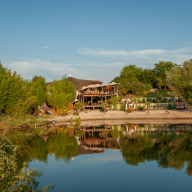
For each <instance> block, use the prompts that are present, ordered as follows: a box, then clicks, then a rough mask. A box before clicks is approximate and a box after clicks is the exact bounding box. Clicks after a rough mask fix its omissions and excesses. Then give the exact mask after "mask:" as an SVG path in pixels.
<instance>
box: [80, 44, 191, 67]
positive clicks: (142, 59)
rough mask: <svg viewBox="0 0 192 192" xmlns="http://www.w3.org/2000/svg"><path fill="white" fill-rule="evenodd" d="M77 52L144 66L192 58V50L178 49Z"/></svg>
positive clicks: (89, 50) (87, 50) (86, 50)
mask: <svg viewBox="0 0 192 192" xmlns="http://www.w3.org/2000/svg"><path fill="white" fill-rule="evenodd" d="M78 52H79V53H80V54H83V55H90V56H98V57H106V58H109V59H112V60H115V59H116V60H117V59H118V60H119V59H121V60H125V61H128V62H129V64H130V63H134V64H138V63H140V65H142V64H143V65H144V64H145V63H153V64H154V63H155V62H158V61H160V60H168V61H172V62H175V63H182V62H183V61H185V60H188V59H191V58H192V48H191V47H187V48H179V49H175V50H165V49H145V50H138V51H125V50H104V49H87V48H82V49H79V50H78Z"/></svg>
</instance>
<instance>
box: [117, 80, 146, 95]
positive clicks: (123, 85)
mask: <svg viewBox="0 0 192 192" xmlns="http://www.w3.org/2000/svg"><path fill="white" fill-rule="evenodd" d="M144 91H145V85H144V84H143V83H141V82H140V81H133V82H130V81H127V80H121V81H120V87H119V94H120V95H125V94H127V93H128V92H131V93H132V94H134V95H141V94H143V92H144Z"/></svg>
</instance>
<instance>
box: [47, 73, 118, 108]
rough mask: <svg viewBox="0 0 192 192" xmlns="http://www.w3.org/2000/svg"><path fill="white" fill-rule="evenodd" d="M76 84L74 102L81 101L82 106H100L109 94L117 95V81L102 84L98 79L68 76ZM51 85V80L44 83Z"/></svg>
mask: <svg viewBox="0 0 192 192" xmlns="http://www.w3.org/2000/svg"><path fill="white" fill-rule="evenodd" d="M68 80H69V81H71V82H72V83H73V84H74V85H75V86H76V99H75V101H74V102H77V101H78V102H82V103H83V104H84V106H83V108H93V109H94V108H100V107H101V104H102V103H103V102H106V101H107V99H108V98H110V97H111V96H118V85H119V83H114V82H112V83H109V84H102V83H103V82H102V81H98V80H85V79H77V78H74V77H68ZM50 84H51V85H52V82H49V83H46V85H47V86H48V85H50Z"/></svg>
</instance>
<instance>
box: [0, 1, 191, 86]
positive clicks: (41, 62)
mask: <svg viewBox="0 0 192 192" xmlns="http://www.w3.org/2000/svg"><path fill="white" fill-rule="evenodd" d="M191 7H192V0H155V1H154V0H131V1H130V0H33V1H26V0H17V1H15V0H9V1H5V0H0V10H1V11H0V60H1V62H2V64H3V66H4V67H8V68H10V69H11V70H13V71H17V72H18V73H19V74H21V76H22V77H24V78H25V79H31V78H32V77H33V76H35V75H41V76H44V77H45V78H46V80H47V81H52V79H53V78H56V79H57V78H61V76H62V75H65V74H67V75H70V74H71V75H72V76H73V77H76V78H80V79H93V80H94V79H95V80H101V81H103V82H104V83H108V82H109V81H111V80H112V79H113V78H114V77H115V76H118V75H119V72H120V70H121V69H122V68H123V66H125V65H129V64H135V65H136V66H138V67H142V68H153V66H154V63H157V62H159V61H160V60H165V61H172V62H175V63H177V64H181V63H183V61H185V60H189V59H192V35H191V34H192V11H191Z"/></svg>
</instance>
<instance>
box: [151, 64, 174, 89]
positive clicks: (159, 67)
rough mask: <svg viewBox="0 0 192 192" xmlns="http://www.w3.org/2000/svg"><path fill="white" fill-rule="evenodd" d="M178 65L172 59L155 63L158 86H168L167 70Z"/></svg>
mask: <svg viewBox="0 0 192 192" xmlns="http://www.w3.org/2000/svg"><path fill="white" fill-rule="evenodd" d="M174 66H177V65H176V64H174V63H172V62H170V61H159V63H155V68H154V71H155V74H156V76H157V81H158V87H159V88H160V89H161V87H162V86H166V85H167V84H168V83H167V81H166V72H168V71H170V70H171V68H172V67H174Z"/></svg>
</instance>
